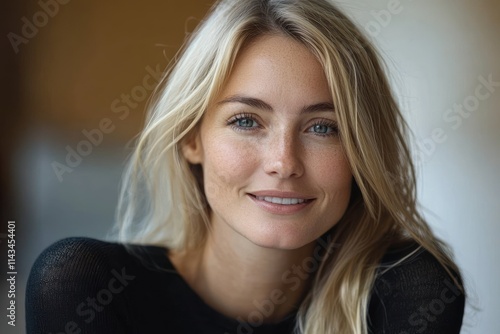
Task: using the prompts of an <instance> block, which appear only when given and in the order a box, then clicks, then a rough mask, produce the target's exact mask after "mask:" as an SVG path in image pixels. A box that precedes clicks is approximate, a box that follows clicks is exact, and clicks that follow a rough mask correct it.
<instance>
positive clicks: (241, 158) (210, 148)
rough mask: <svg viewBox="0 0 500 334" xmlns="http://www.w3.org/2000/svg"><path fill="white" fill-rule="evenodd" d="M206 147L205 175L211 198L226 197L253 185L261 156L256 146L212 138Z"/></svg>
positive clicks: (207, 139) (207, 140)
mask: <svg viewBox="0 0 500 334" xmlns="http://www.w3.org/2000/svg"><path fill="white" fill-rule="evenodd" d="M204 143H205V144H204V150H205V154H204V157H205V161H204V164H203V174H204V182H205V192H206V194H207V196H208V197H213V196H215V195H216V196H217V197H219V198H220V197H221V196H222V197H223V196H224V195H225V194H228V193H232V192H233V191H238V190H239V189H241V188H242V187H243V186H245V185H246V184H248V183H249V182H250V179H251V176H252V174H253V173H254V172H255V170H256V168H257V166H258V159H257V156H258V153H257V151H256V150H255V148H253V146H252V145H249V144H248V142H242V141H238V140H234V138H228V136H219V137H215V136H212V137H211V138H206V139H205V141H204ZM211 195H212V196H211Z"/></svg>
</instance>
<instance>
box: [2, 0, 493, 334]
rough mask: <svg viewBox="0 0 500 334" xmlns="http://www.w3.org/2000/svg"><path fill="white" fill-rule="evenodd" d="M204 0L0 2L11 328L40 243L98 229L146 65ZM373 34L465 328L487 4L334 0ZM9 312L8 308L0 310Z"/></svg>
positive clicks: (489, 219)
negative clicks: (456, 287)
mask: <svg viewBox="0 0 500 334" xmlns="http://www.w3.org/2000/svg"><path fill="white" fill-rule="evenodd" d="M212 2H213V1H209V0H189V1H182V2H180V1H173V0H161V1H159V0H147V1H142V2H140V3H139V2H137V1H131V0H124V1H120V2H111V1H109V2H103V1H97V0H87V1H76V0H74V1H69V0H41V1H25V0H21V1H16V2H15V1H10V2H6V1H4V2H2V4H0V9H1V11H0V15H1V32H2V34H3V36H4V37H3V38H2V40H1V52H0V57H1V58H0V61H1V66H2V79H3V80H2V81H1V85H2V87H1V88H2V89H1V91H0V94H1V97H2V101H3V102H2V104H1V105H2V107H1V109H0V110H1V118H0V138H1V144H0V145H1V146H0V155H1V161H2V163H1V164H0V213H1V222H0V226H1V228H0V242H1V243H0V261H1V263H2V265H0V268H2V269H1V270H2V272H1V273H0V277H1V280H0V288H1V290H0V309H2V310H5V309H6V307H7V306H8V305H7V303H8V299H7V285H6V283H5V282H6V276H7V274H6V273H7V269H6V268H7V266H6V263H7V256H6V255H7V247H6V240H7V239H6V233H7V222H8V221H9V220H15V221H16V224H15V225H16V237H15V238H16V269H17V272H18V275H17V281H16V306H17V309H16V312H17V313H16V327H15V328H14V327H11V326H8V325H7V320H8V319H7V320H6V318H5V315H1V314H0V316H1V318H0V319H3V320H1V322H0V332H1V333H24V331H25V330H24V291H25V284H26V279H27V276H28V274H29V270H30V268H31V266H32V264H33V262H34V261H35V259H36V257H37V256H38V255H39V254H40V252H41V251H42V250H43V249H44V248H46V247H47V246H49V245H50V244H51V243H53V242H55V241H57V240H59V239H61V238H64V237H68V236H89V237H93V238H99V239H103V238H104V237H105V235H106V233H107V231H108V230H109V228H110V227H111V225H112V223H113V215H114V209H115V205H116V201H117V192H118V187H119V182H120V175H121V172H122V169H123V166H124V162H125V159H126V157H127V155H128V154H129V153H130V149H129V144H130V142H131V141H132V140H133V139H134V136H135V135H136V134H137V133H138V132H139V131H140V129H141V127H142V124H143V120H144V114H145V105H146V102H147V100H148V98H149V97H150V94H151V92H152V90H153V89H154V86H155V84H156V83H157V82H158V77H159V76H160V75H161V73H162V71H163V70H164V69H165V67H166V66H167V64H168V63H169V61H170V60H171V59H173V58H174V55H175V53H176V52H177V50H178V49H179V47H180V45H181V44H182V41H183V40H184V38H185V37H186V36H187V35H188V34H189V32H190V31H192V30H193V28H194V27H195V26H196V25H197V23H198V22H200V20H201V19H202V18H203V16H204V14H205V13H206V12H207V10H208V9H209V8H210V5H211V4H212ZM338 4H339V5H340V7H342V8H343V9H344V10H345V11H346V12H347V13H348V15H350V16H351V17H352V18H354V19H355V20H356V21H357V22H358V23H359V25H360V27H361V28H362V29H364V30H365V31H366V33H367V35H368V36H370V37H371V38H372V39H373V40H374V41H375V43H376V44H377V45H378V47H379V49H380V50H381V53H382V54H383V56H384V58H385V61H386V62H387V65H388V67H389V69H390V78H391V82H392V83H393V87H394V91H395V93H396V95H397V98H398V100H399V102H400V104H401V107H402V109H403V111H404V113H405V115H406V117H407V119H408V122H409V123H410V125H411V128H412V130H413V132H414V140H413V149H414V156H415V160H416V162H417V169H418V174H419V199H420V202H421V204H422V208H423V212H424V214H425V216H426V218H427V219H428V220H429V222H430V223H431V225H432V226H433V228H434V230H435V231H436V233H437V234H438V235H439V236H440V237H442V238H443V239H444V240H446V241H447V242H449V243H450V244H451V245H452V247H453V249H454V251H455V256H456V258H457V262H458V263H459V265H460V266H461V268H463V271H464V274H465V279H466V283H467V285H468V288H469V294H470V299H469V301H470V303H471V305H473V306H475V307H477V308H479V310H477V309H474V308H473V307H470V306H468V308H467V310H466V313H467V314H466V317H465V319H464V327H463V330H462V333H475V334H484V333H498V328H500V318H499V317H498V314H500V287H499V285H498V281H499V279H500V268H499V265H498V258H500V247H499V246H498V245H497V244H496V241H497V239H498V237H499V235H500V225H499V223H498V218H499V217H500V205H499V204H498V203H499V202H500V177H499V176H500V175H499V174H500V173H499V172H500V149H499V148H500V146H499V144H500V131H499V130H498V129H499V128H500V113H499V106H500V63H499V59H500V43H499V40H500V39H499V37H500V1H498V0H420V1H412V0H400V1H398V0H369V1H368V0H341V1H338ZM3 312H6V311H3Z"/></svg>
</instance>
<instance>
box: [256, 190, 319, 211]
mask: <svg viewBox="0 0 500 334" xmlns="http://www.w3.org/2000/svg"><path fill="white" fill-rule="evenodd" d="M247 196H248V197H250V199H251V200H252V201H253V202H254V203H255V204H257V206H258V207H260V208H261V209H263V210H264V211H267V212H269V213H272V214H277V215H291V214H294V213H298V212H300V211H302V210H304V209H305V208H307V207H308V206H309V205H310V204H311V203H312V202H313V200H308V201H307V202H304V203H297V204H290V205H285V204H276V203H270V202H266V201H264V200H259V199H257V197H255V196H253V195H250V194H247Z"/></svg>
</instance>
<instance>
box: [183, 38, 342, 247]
mask: <svg viewBox="0 0 500 334" xmlns="http://www.w3.org/2000/svg"><path fill="white" fill-rule="evenodd" d="M183 152H184V155H185V157H186V158H187V160H188V161H189V162H191V163H193V164H201V165H202V168H203V174H204V189H205V193H206V197H207V199H208V203H209V205H210V208H211V224H212V226H213V227H214V231H225V232H220V233H223V234H224V238H231V239H234V241H235V242H238V240H239V241H240V242H247V241H250V242H251V243H253V244H256V245H259V246H263V247H272V248H281V249H296V248H299V247H302V246H304V245H306V244H308V243H311V242H312V241H314V240H315V239H317V238H318V237H320V236H321V235H322V234H323V233H324V232H326V231H327V230H328V229H330V228H331V227H332V226H333V225H334V224H335V223H337V222H338V221H339V219H340V218H341V217H342V215H343V214H344V212H345V210H346V208H347V205H348V202H349V198H350V189H351V182H352V174H351V170H350V166H349V163H348V161H347V159H346V157H345V155H344V153H343V150H342V145H341V142H340V139H339V135H338V132H337V128H336V114H335V111H334V106H333V103H332V96H331V93H330V90H329V87H328V84H327V80H326V77H325V75H324V72H323V69H322V67H321V65H320V64H319V62H318V61H317V60H316V58H315V57H314V56H313V55H312V53H310V51H309V50H308V49H307V48H306V47H305V46H303V45H302V44H299V43H298V42H295V41H294V40H292V39H290V38H288V37H283V36H262V37H259V38H258V39H256V40H255V41H254V42H253V43H252V44H250V45H248V46H247V47H246V48H245V49H244V50H243V51H242V52H241V53H240V55H239V57H238V59H237V61H236V64H235V66H234V68H233V71H232V73H231V75H230V77H229V79H228V82H227V84H226V85H225V87H224V89H223V90H222V92H221V94H220V95H219V96H218V98H217V99H216V101H215V103H214V104H213V105H212V106H211V107H210V108H209V109H208V110H207V111H206V114H205V115H204V118H203V121H202V123H201V126H200V130H199V132H198V133H197V135H196V136H195V137H194V138H193V139H192V140H191V141H189V142H188V143H187V144H185V146H184V147H183Z"/></svg>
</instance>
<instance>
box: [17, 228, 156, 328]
mask: <svg viewBox="0 0 500 334" xmlns="http://www.w3.org/2000/svg"><path fill="white" fill-rule="evenodd" d="M130 248H133V249H143V250H146V252H145V253H148V254H153V255H154V254H158V255H159V254H160V252H162V253H163V254H164V252H165V249H164V248H161V247H154V246H131V245H130V247H126V245H123V244H119V243H113V242H106V241H101V240H97V239H91V238H83V237H72V238H65V239H62V240H59V241H57V242H55V243H53V244H52V245H50V246H49V247H47V248H46V249H45V250H44V251H43V252H42V253H41V254H40V255H39V256H38V258H37V260H36V261H35V263H34V264H33V266H32V268H31V272H30V274H29V277H28V282H27V286H26V324H27V329H28V332H31V331H33V332H54V331H55V332H60V331H64V330H67V329H65V328H66V327H65V326H70V327H71V326H72V327H71V328H78V329H81V330H83V331H84V332H92V333H104V332H112V333H114V332H123V330H124V328H125V327H124V326H130V324H127V323H126V322H123V321H116V319H117V317H119V314H129V313H130V311H129V310H128V308H129V307H130V305H129V304H128V303H127V302H126V300H128V298H131V297H130V296H131V294H134V293H135V291H136V290H137V287H136V286H138V285H139V282H138V281H139V280H140V278H142V279H143V280H148V279H149V278H150V277H152V276H153V277H155V276H154V275H151V274H149V271H148V269H147V268H146V267H145V266H144V265H143V263H142V261H141V260H139V259H138V258H137V257H136V256H134V255H132V254H131V252H130ZM127 321H128V320H127ZM75 326H77V327H75Z"/></svg>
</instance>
